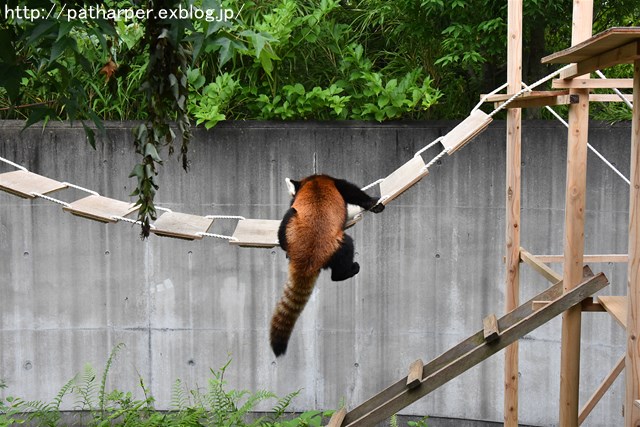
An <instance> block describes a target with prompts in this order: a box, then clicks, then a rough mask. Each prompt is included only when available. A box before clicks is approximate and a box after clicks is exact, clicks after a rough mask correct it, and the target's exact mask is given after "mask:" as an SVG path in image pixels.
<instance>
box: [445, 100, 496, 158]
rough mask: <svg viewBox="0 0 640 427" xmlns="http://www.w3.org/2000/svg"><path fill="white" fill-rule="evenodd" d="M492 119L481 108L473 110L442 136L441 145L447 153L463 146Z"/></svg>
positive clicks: (451, 152)
mask: <svg viewBox="0 0 640 427" xmlns="http://www.w3.org/2000/svg"><path fill="white" fill-rule="evenodd" d="M492 120H493V119H492V118H491V117H489V115H488V114H486V113H485V112H483V111H482V110H475V111H474V112H472V113H471V114H470V115H469V116H468V117H467V118H466V119H464V120H463V121H462V122H460V123H459V124H458V125H457V126H456V127H455V128H453V129H452V130H451V131H449V133H447V134H446V135H445V136H444V137H443V138H442V141H441V143H442V145H443V146H444V148H445V150H446V151H447V153H448V154H449V155H451V154H453V153H455V152H456V151H458V150H459V149H461V148H462V147H464V146H465V145H466V144H467V143H468V142H469V141H471V140H472V139H473V138H475V137H476V136H477V135H478V134H479V133H480V132H482V131H483V130H485V129H486V128H487V126H489V123H491V121H492Z"/></svg>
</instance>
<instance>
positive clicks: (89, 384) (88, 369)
mask: <svg viewBox="0 0 640 427" xmlns="http://www.w3.org/2000/svg"><path fill="white" fill-rule="evenodd" d="M75 385H76V386H75V387H74V391H75V394H76V395H77V396H78V397H79V399H78V400H76V402H75V405H76V409H80V410H89V411H93V410H94V408H95V400H94V399H95V396H96V389H97V384H96V371H95V369H93V366H91V365H90V364H88V363H87V364H85V365H84V368H83V370H82V373H80V374H78V375H76V377H75Z"/></svg>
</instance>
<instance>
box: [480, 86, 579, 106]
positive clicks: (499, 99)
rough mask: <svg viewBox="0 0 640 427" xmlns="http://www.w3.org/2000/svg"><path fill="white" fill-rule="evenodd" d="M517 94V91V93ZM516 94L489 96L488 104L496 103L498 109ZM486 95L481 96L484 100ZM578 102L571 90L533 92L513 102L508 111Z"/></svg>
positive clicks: (487, 98)
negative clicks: (510, 109)
mask: <svg viewBox="0 0 640 427" xmlns="http://www.w3.org/2000/svg"><path fill="white" fill-rule="evenodd" d="M516 92H517V91H516ZM516 92H511V93H506V94H504V93H499V94H495V95H489V96H487V97H486V101H487V102H494V106H495V107H496V108H498V107H499V106H501V105H502V104H503V103H504V102H505V101H507V100H508V99H510V98H511V97H512V96H513V95H514V94H515V93H516ZM485 96H486V95H481V98H484V97H485ZM576 102H578V98H577V97H571V95H570V94H569V89H566V90H549V91H533V92H529V93H524V94H522V95H521V96H519V97H518V98H516V99H515V100H513V101H512V102H511V103H509V105H507V107H506V108H507V109H509V108H527V107H544V106H547V105H549V106H551V105H568V104H575V103H576Z"/></svg>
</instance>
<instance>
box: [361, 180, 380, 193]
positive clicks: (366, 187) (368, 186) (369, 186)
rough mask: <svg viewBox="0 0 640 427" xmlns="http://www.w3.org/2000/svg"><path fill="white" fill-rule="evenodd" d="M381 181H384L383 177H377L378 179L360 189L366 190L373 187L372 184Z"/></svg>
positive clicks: (374, 184)
mask: <svg viewBox="0 0 640 427" xmlns="http://www.w3.org/2000/svg"><path fill="white" fill-rule="evenodd" d="M382 181H384V178H380V179H378V180H376V181H373V182H372V183H371V184H369V185H366V186H364V187H362V188H361V190H362V191H367V190H368V189H370V188H371V187H373V186H376V185H378V184H380V183H381V182H382Z"/></svg>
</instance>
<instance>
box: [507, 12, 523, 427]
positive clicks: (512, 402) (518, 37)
mask: <svg viewBox="0 0 640 427" xmlns="http://www.w3.org/2000/svg"><path fill="white" fill-rule="evenodd" d="M507 40H508V41H507V83H508V86H507V93H515V92H517V91H519V90H520V89H521V84H522V0H509V5H508V30H507ZM521 113H522V110H520V109H519V108H510V109H508V110H507V173H506V175H507V178H506V179H507V182H506V184H507V188H506V193H507V194H506V209H507V212H506V244H507V253H506V267H507V274H506V283H505V285H506V290H505V311H506V312H507V313H508V312H510V311H512V310H514V309H515V308H516V307H518V305H520V199H521V196H520V194H521V166H520V165H521V151H522V150H521V148H522V139H521ZM504 425H505V426H507V427H517V426H518V342H517V341H516V342H514V343H513V344H511V345H510V346H509V347H507V348H506V350H505V359H504Z"/></svg>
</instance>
